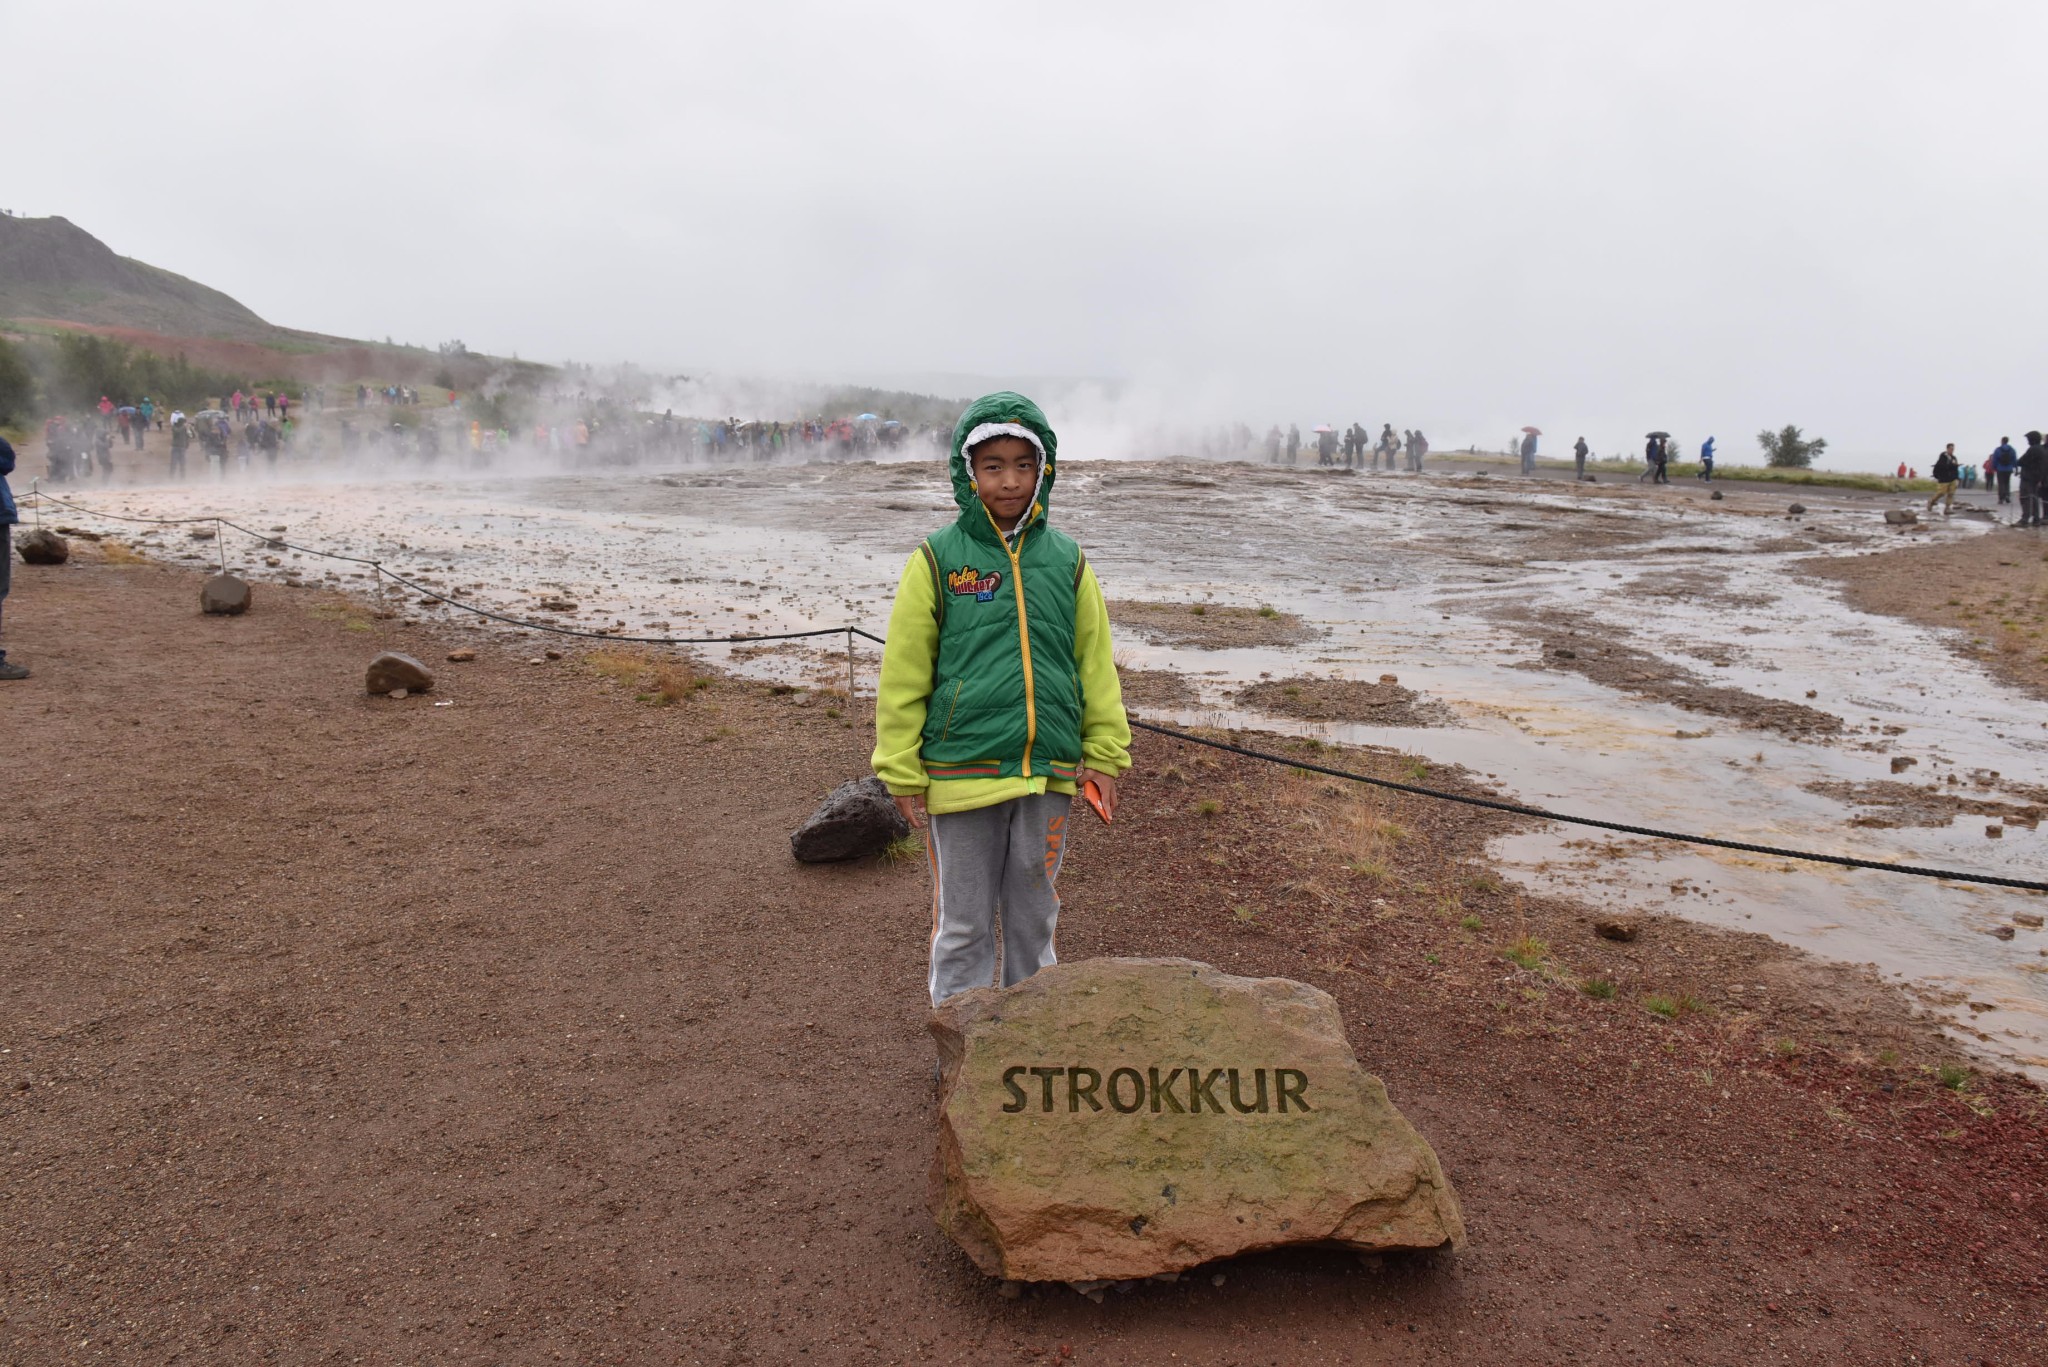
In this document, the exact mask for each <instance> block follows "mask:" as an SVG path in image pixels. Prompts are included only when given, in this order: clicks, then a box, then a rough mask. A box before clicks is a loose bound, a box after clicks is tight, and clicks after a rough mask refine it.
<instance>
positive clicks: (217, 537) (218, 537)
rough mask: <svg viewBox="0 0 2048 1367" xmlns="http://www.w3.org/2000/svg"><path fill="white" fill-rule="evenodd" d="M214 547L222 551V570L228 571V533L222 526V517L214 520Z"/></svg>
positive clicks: (223, 572)
mask: <svg viewBox="0 0 2048 1367" xmlns="http://www.w3.org/2000/svg"><path fill="white" fill-rule="evenodd" d="M213 548H214V549H215V550H216V551H219V552H220V572H221V573H222V574H226V573H227V572H228V534H227V532H226V531H225V530H224V529H223V528H222V527H221V525H220V519H219V518H215V519H214V520H213Z"/></svg>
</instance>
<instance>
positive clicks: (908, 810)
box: [874, 392, 1131, 1006]
mask: <svg viewBox="0 0 2048 1367" xmlns="http://www.w3.org/2000/svg"><path fill="white" fill-rule="evenodd" d="M1058 452H1059V439H1058V438H1057V437H1056V436H1055V435H1054V434H1053V430H1052V428H1051V426H1050V425H1048V424H1047V422H1046V420H1045V414H1043V413H1041V412H1040V411H1039V409H1038V405H1037V404H1035V403H1033V402H1031V400H1029V399H1027V398H1025V397H1024V396H1023V395H1021V394H1011V393H1008V392H1003V393H997V394H989V395H986V396H984V397H982V398H979V399H976V400H975V401H974V402H973V403H972V404H970V405H969V406H968V409H967V411H966V412H965V413H963V414H961V415H960V421H959V422H958V423H957V424H955V425H954V428H953V448H952V460H951V466H952V474H953V496H954V498H955V500H956V501H957V502H958V503H959V505H960V517H959V519H958V520H957V521H955V522H954V523H953V524H952V525H950V526H948V527H946V528H944V529H943V530H941V531H938V532H935V533H934V534H933V535H932V536H930V537H928V538H927V539H926V540H925V542H924V544H923V545H921V546H919V547H918V548H917V550H916V551H915V552H914V553H912V555H911V557H910V563H909V564H908V565H907V566H905V567H904V570H903V578H902V581H901V582H900V583H899V584H898V585H897V589H896V606H895V608H894V609H893V610H892V611H891V612H890V614H889V643H888V645H887V646H886V647H885V648H884V650H883V652H882V677H881V685H880V688H879V696H878V698H877V701H876V707H875V754H874V766H875V773H876V774H877V775H878V776H880V778H881V780H882V781H883V782H884V783H885V784H887V785H888V787H889V791H890V792H891V793H892V794H894V795H895V798H896V805H897V806H898V807H899V808H901V809H902V811H903V815H904V816H905V817H906V818H907V819H908V820H909V821H910V824H911V825H913V826H917V827H927V814H929V825H928V828H927V832H926V836H925V843H926V848H927V851H928V853H929V855H930V861H931V868H932V885H933V886H932V939H931V975H930V981H929V984H928V986H929V987H930V990H931V999H932V1005H934V1006H937V1005H938V1004H939V1003H940V1002H943V1001H944V1000H946V998H948V997H950V996H953V995H954V994H956V993H960V992H965V991H967V990H968V989H969V988H974V987H986V986H987V985H988V984H989V983H990V982H991V981H992V979H993V977H994V974H995V958H996V953H995V922H996V913H997V910H998V908H1000V909H1001V913H1002V933H1003V986H1005V987H1009V986H1011V985H1012V984H1015V983H1020V982H1022V981H1024V979H1026V978H1028V977H1030V976H1031V975H1032V974H1034V973H1036V972H1037V971H1038V970H1039V969H1041V968H1044V967H1045V966H1046V965H1048V964H1050V963H1052V962H1053V934H1054V931H1055V929H1056V923H1057V921H1058V918H1059V906H1060V904H1059V898H1058V896H1056V895H1055V893H1054V892H1053V883H1054V880H1055V879H1057V878H1058V877H1059V871H1060V857H1061V855H1062V853H1063V852H1064V850H1065V846H1066V823H1067V815H1068V809H1069V808H1070V807H1071V806H1072V803H1073V796H1074V791H1075V787H1076V785H1077V783H1082V782H1088V783H1092V784H1093V785H1094V786H1095V788H1096V789H1097V790H1098V791H1099V793H1100V795H1101V800H1102V806H1103V809H1104V811H1105V812H1107V813H1110V814H1114V812H1115V811H1116V797H1117V794H1116V779H1117V776H1118V775H1119V774H1121V773H1123V772H1124V770H1126V769H1128V768H1130V765H1131V757H1130V746H1131V729H1130V724H1129V722H1128V721H1127V720H1126V719H1125V717H1124V705H1123V690H1122V688H1121V687H1120V686H1119V684H1118V683H1117V675H1116V666H1115V665H1114V664H1113V663H1111V660H1110V644H1109V613H1108V610H1107V609H1106V608H1105V607H1104V605H1103V601H1102V587H1101V585H1099V584H1098V583H1096V581H1095V571H1094V570H1093V569H1091V568H1090V567H1089V565H1088V561H1087V558H1086V557H1085V556H1083V555H1082V554H1081V548H1080V547H1079V546H1077V545H1075V544H1074V542H1073V541H1072V540H1071V539H1070V538H1068V537H1067V536H1065V535H1063V534H1062V533H1060V532H1056V531H1054V530H1053V529H1052V528H1051V527H1050V526H1049V525H1048V524H1047V521H1046V507H1047V505H1048V503H1049V502H1050V501H1051V496H1052V485H1053V479H1054V475H1055V473H1056V470H1057V458H1058Z"/></svg>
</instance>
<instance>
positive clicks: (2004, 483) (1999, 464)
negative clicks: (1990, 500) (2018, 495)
mask: <svg viewBox="0 0 2048 1367" xmlns="http://www.w3.org/2000/svg"><path fill="white" fill-rule="evenodd" d="M2019 468H2020V458H2019V453H2018V452H2016V451H2014V450H2013V449H2012V438H2011V437H2000V438H1999V439H1998V447H1997V449H1996V450H1994V451H1993V452H1992V453H1991V473H1993V474H1995V475H1997V476H1998V501H1999V502H2000V503H2010V502H2012V472H2013V471H2015V470H2017V469H2019Z"/></svg>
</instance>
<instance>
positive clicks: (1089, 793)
mask: <svg viewBox="0 0 2048 1367" xmlns="http://www.w3.org/2000/svg"><path fill="white" fill-rule="evenodd" d="M1081 796H1082V797H1083V798H1084V799H1086V800H1087V803H1088V805H1089V806H1091V807H1093V808H1094V809H1095V814H1096V815H1097V816H1099V817H1101V818H1102V824H1103V825H1105V826H1107V825H1108V824H1109V823H1110V821H1111V819H1112V818H1111V817H1110V815H1109V808H1107V807H1105V806H1103V805H1102V789H1101V788H1100V787H1098V786H1097V785H1096V782H1095V780H1094V779H1092V778H1085V779H1082V780H1081Z"/></svg>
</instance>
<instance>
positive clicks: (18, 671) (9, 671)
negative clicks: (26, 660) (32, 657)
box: [0, 660, 28, 679]
mask: <svg viewBox="0 0 2048 1367" xmlns="http://www.w3.org/2000/svg"><path fill="white" fill-rule="evenodd" d="M27 677H28V666H27V665H11V664H9V663H7V661H5V660H0V679H26V678H27Z"/></svg>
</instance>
